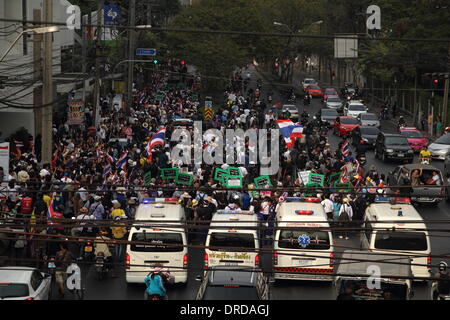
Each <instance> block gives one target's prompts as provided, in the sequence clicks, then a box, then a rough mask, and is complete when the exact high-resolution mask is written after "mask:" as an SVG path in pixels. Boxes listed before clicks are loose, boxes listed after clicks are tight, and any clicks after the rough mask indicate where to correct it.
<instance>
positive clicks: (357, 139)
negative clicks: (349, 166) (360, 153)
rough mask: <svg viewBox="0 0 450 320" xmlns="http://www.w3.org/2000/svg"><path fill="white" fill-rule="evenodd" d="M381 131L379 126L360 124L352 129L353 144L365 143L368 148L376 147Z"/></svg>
mask: <svg viewBox="0 0 450 320" xmlns="http://www.w3.org/2000/svg"><path fill="white" fill-rule="evenodd" d="M379 133H380V130H379V129H378V128H377V127H369V126H359V127H357V128H355V129H354V130H353V131H352V134H351V136H352V144H353V145H354V146H356V145H357V144H363V145H365V146H366V148H367V149H369V148H374V147H375V142H376V141H377V137H378V134H379Z"/></svg>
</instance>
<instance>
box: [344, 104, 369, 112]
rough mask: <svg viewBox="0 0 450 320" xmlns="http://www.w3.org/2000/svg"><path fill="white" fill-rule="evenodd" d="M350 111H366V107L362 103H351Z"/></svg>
mask: <svg viewBox="0 0 450 320" xmlns="http://www.w3.org/2000/svg"><path fill="white" fill-rule="evenodd" d="M348 110H349V111H366V107H365V106H363V105H362V104H351V105H349V106H348Z"/></svg>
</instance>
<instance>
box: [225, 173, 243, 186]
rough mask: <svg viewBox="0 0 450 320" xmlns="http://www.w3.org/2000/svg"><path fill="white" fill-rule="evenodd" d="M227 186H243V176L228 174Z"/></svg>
mask: <svg viewBox="0 0 450 320" xmlns="http://www.w3.org/2000/svg"><path fill="white" fill-rule="evenodd" d="M225 187H227V188H242V177H237V176H233V177H232V176H226V177H225Z"/></svg>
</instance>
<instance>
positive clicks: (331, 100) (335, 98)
mask: <svg viewBox="0 0 450 320" xmlns="http://www.w3.org/2000/svg"><path fill="white" fill-rule="evenodd" d="M327 101H328V102H341V99H339V98H338V97H329V98H328V99H327Z"/></svg>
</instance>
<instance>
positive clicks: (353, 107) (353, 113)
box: [344, 100, 368, 117]
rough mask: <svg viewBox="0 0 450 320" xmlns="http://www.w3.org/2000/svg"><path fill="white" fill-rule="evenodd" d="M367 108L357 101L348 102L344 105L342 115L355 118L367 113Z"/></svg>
mask: <svg viewBox="0 0 450 320" xmlns="http://www.w3.org/2000/svg"><path fill="white" fill-rule="evenodd" d="M367 110H368V109H367V107H366V106H365V105H363V103H362V102H361V101H359V100H350V101H349V102H347V103H345V105H344V115H346V116H349V117H357V116H358V115H359V114H360V113H367Z"/></svg>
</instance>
